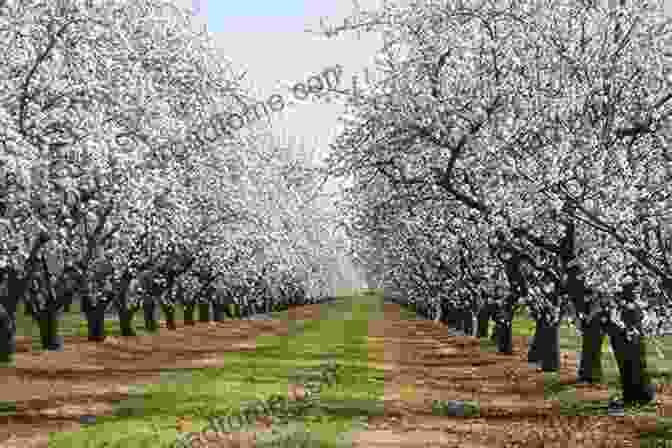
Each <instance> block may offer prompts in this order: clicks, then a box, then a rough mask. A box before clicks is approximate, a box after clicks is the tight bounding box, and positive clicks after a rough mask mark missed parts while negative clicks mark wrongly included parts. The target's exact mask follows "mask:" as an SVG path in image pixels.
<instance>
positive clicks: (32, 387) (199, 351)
mask: <svg viewBox="0 0 672 448" xmlns="http://www.w3.org/2000/svg"><path fill="white" fill-rule="evenodd" d="M319 312H320V306H319V305H310V306H306V307H300V308H296V309H292V310H290V311H289V319H291V320H295V321H301V320H307V319H311V318H315V317H317V314H318V313H319ZM288 322H289V320H287V319H275V320H234V321H225V322H221V323H212V324H200V323H197V324H196V325H195V326H193V327H181V328H178V329H177V330H176V331H169V330H167V329H166V328H165V322H161V323H160V325H161V331H160V332H159V333H158V334H156V335H152V336H137V337H133V338H117V337H108V338H107V339H106V340H105V341H104V342H103V343H94V342H89V341H87V339H86V338H85V337H66V338H65V341H64V345H65V348H64V350H63V351H62V352H41V353H39V352H31V351H30V347H31V341H30V338H19V339H18V341H17V354H16V356H15V359H16V363H15V365H16V367H13V368H3V369H2V370H0V400H2V401H4V402H7V401H14V402H16V404H17V410H18V412H17V413H16V414H15V415H12V416H3V415H0V448H10V447H21V448H33V447H34V448H37V447H40V448H42V447H46V446H47V440H48V435H49V433H50V432H55V431H75V430H77V429H78V428H79V427H80V423H79V419H80V416H83V415H109V414H111V413H112V412H113V409H114V408H113V404H114V403H115V402H118V401H121V400H123V399H125V398H127V397H128V396H129V391H130V386H133V385H142V384H149V383H153V382H156V381H158V379H159V376H160V374H161V371H162V370H164V369H180V368H194V367H208V366H223V365H224V361H223V357H222V353H224V352H229V351H242V350H253V349H254V348H255V347H256V346H257V342H256V338H257V336H260V335H278V336H280V335H286V334H287V333H288V332H289V331H290V330H289V325H288Z"/></svg>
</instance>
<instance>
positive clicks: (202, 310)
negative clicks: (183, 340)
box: [198, 302, 210, 323]
mask: <svg viewBox="0 0 672 448" xmlns="http://www.w3.org/2000/svg"><path fill="white" fill-rule="evenodd" d="M198 321H199V322H204V323H207V322H210V302H205V303H199V304H198Z"/></svg>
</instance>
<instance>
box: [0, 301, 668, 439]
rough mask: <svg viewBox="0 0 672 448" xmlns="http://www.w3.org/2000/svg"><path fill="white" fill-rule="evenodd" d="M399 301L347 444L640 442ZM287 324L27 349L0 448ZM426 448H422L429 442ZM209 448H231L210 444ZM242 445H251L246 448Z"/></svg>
mask: <svg viewBox="0 0 672 448" xmlns="http://www.w3.org/2000/svg"><path fill="white" fill-rule="evenodd" d="M400 310H401V308H400V306H399V305H396V304H390V303H386V304H385V305H384V316H385V319H384V320H381V319H376V320H370V321H369V343H370V345H369V359H370V365H371V366H372V367H377V368H381V369H384V370H386V374H385V391H384V400H385V410H386V412H385V414H386V415H385V416H383V417H376V418H372V419H370V421H369V423H370V426H369V430H366V431H359V432H355V433H353V434H352V439H353V441H354V442H355V443H354V446H356V447H372V448H375V447H418V448H419V447H426V446H432V447H439V446H440V447H460V448H475V447H483V448H485V447H545V448H546V447H565V446H571V447H584V446H586V447H588V446H589V447H591V448H599V447H637V446H639V444H638V442H637V435H638V433H639V432H640V431H647V430H651V429H652V425H653V423H652V419H651V418H649V417H637V418H633V417H607V416H603V417H562V416H560V415H559V413H558V406H557V402H553V401H545V400H544V398H543V376H542V373H541V372H540V371H538V370H536V369H534V368H532V367H530V366H529V365H528V363H527V362H526V350H527V341H525V340H524V339H525V338H519V339H516V340H515V341H514V350H515V353H514V355H513V356H504V355H498V354H495V353H485V352H481V351H480V349H479V344H478V340H477V339H476V338H473V337H451V336H448V335H447V331H446V328H445V327H443V326H442V325H437V324H434V323H433V322H431V321H424V320H414V321H408V320H402V319H401V318H400V315H399V312H400ZM320 313H321V306H320V305H311V306H306V307H301V308H297V309H294V310H291V312H290V319H292V320H295V321H301V320H308V319H314V318H318V317H319V316H320ZM288 331H289V326H288V320H285V319H282V320H279V319H278V320H268V321H250V320H246V321H239V320H237V321H227V322H223V323H219V324H211V325H203V324H197V325H196V326H194V327H189V328H179V329H178V330H177V331H172V332H171V331H167V330H165V329H164V330H162V331H161V332H160V333H159V334H157V335H154V336H139V337H136V338H130V339H124V338H108V339H107V340H106V341H105V342H104V343H102V344H96V343H90V342H88V341H86V339H85V338H67V339H66V341H65V351H63V352H51V353H30V352H28V351H27V350H28V347H30V341H29V340H21V342H20V346H21V347H23V348H24V351H22V352H21V353H18V354H17V356H16V365H17V366H18V367H17V368H13V369H12V368H10V369H3V370H2V371H1V372H0V375H1V376H2V377H1V378H0V379H1V381H0V397H1V399H2V400H3V401H16V402H17V403H18V408H19V412H18V415H15V416H10V417H7V416H5V417H3V416H0V448H9V447H22V448H23V447H26V448H30V447H36V448H37V447H40V448H43V447H46V446H47V443H46V442H47V440H48V434H49V432H51V431H74V430H77V429H78V427H79V423H78V422H79V418H80V416H82V415H90V414H93V415H105V414H109V413H111V412H112V410H113V406H112V405H113V403H114V402H116V401H119V400H122V399H124V398H126V397H128V394H129V387H130V386H131V385H134V384H148V383H152V382H155V381H157V380H158V377H159V375H160V373H161V371H162V370H164V369H175V368H190V367H205V366H220V365H224V362H223V358H222V353H224V352H227V351H240V350H251V349H254V348H255V346H256V337H257V336H259V335H263V334H265V335H273V334H275V335H283V334H287V333H288ZM575 372H576V358H575V356H572V355H571V354H568V355H563V365H562V370H561V381H562V382H564V383H565V384H572V383H573V382H574V381H575V378H576V375H575ZM665 388H666V389H665V390H663V389H662V388H661V387H660V386H659V387H658V394H659V396H658V400H659V402H660V403H661V405H660V406H659V415H665V414H666V415H669V412H670V409H672V408H670V404H672V393H670V390H669V386H665ZM577 393H578V394H580V396H579V397H578V398H580V399H606V398H608V391H607V390H606V387H605V386H601V387H600V386H582V387H581V389H580V392H577ZM434 399H441V400H450V399H464V400H475V401H478V402H479V403H480V405H481V416H480V417H479V418H457V417H455V418H451V417H436V416H432V415H431V403H432V400H434ZM428 443H429V445H428ZM208 446H234V445H230V444H217V443H216V444H212V445H208ZM245 446H253V445H252V444H250V445H245Z"/></svg>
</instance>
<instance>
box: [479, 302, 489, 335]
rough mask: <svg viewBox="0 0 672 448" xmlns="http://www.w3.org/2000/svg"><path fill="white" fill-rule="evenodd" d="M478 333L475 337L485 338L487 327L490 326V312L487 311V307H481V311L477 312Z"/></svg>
mask: <svg viewBox="0 0 672 448" xmlns="http://www.w3.org/2000/svg"><path fill="white" fill-rule="evenodd" d="M477 320H478V332H477V333H476V336H478V337H479V338H487V337H488V333H489V331H490V329H489V328H488V326H489V325H490V310H489V309H488V306H487V305H483V306H482V307H481V309H480V310H479V311H478V317H477Z"/></svg>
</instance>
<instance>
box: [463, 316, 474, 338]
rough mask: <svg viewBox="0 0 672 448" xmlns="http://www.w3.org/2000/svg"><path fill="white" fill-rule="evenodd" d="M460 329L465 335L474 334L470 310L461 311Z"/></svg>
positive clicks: (472, 317)
mask: <svg viewBox="0 0 672 448" xmlns="http://www.w3.org/2000/svg"><path fill="white" fill-rule="evenodd" d="M462 331H464V333H465V334H466V335H467V336H473V334H474V313H472V312H471V310H465V311H464V312H463V313H462Z"/></svg>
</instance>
